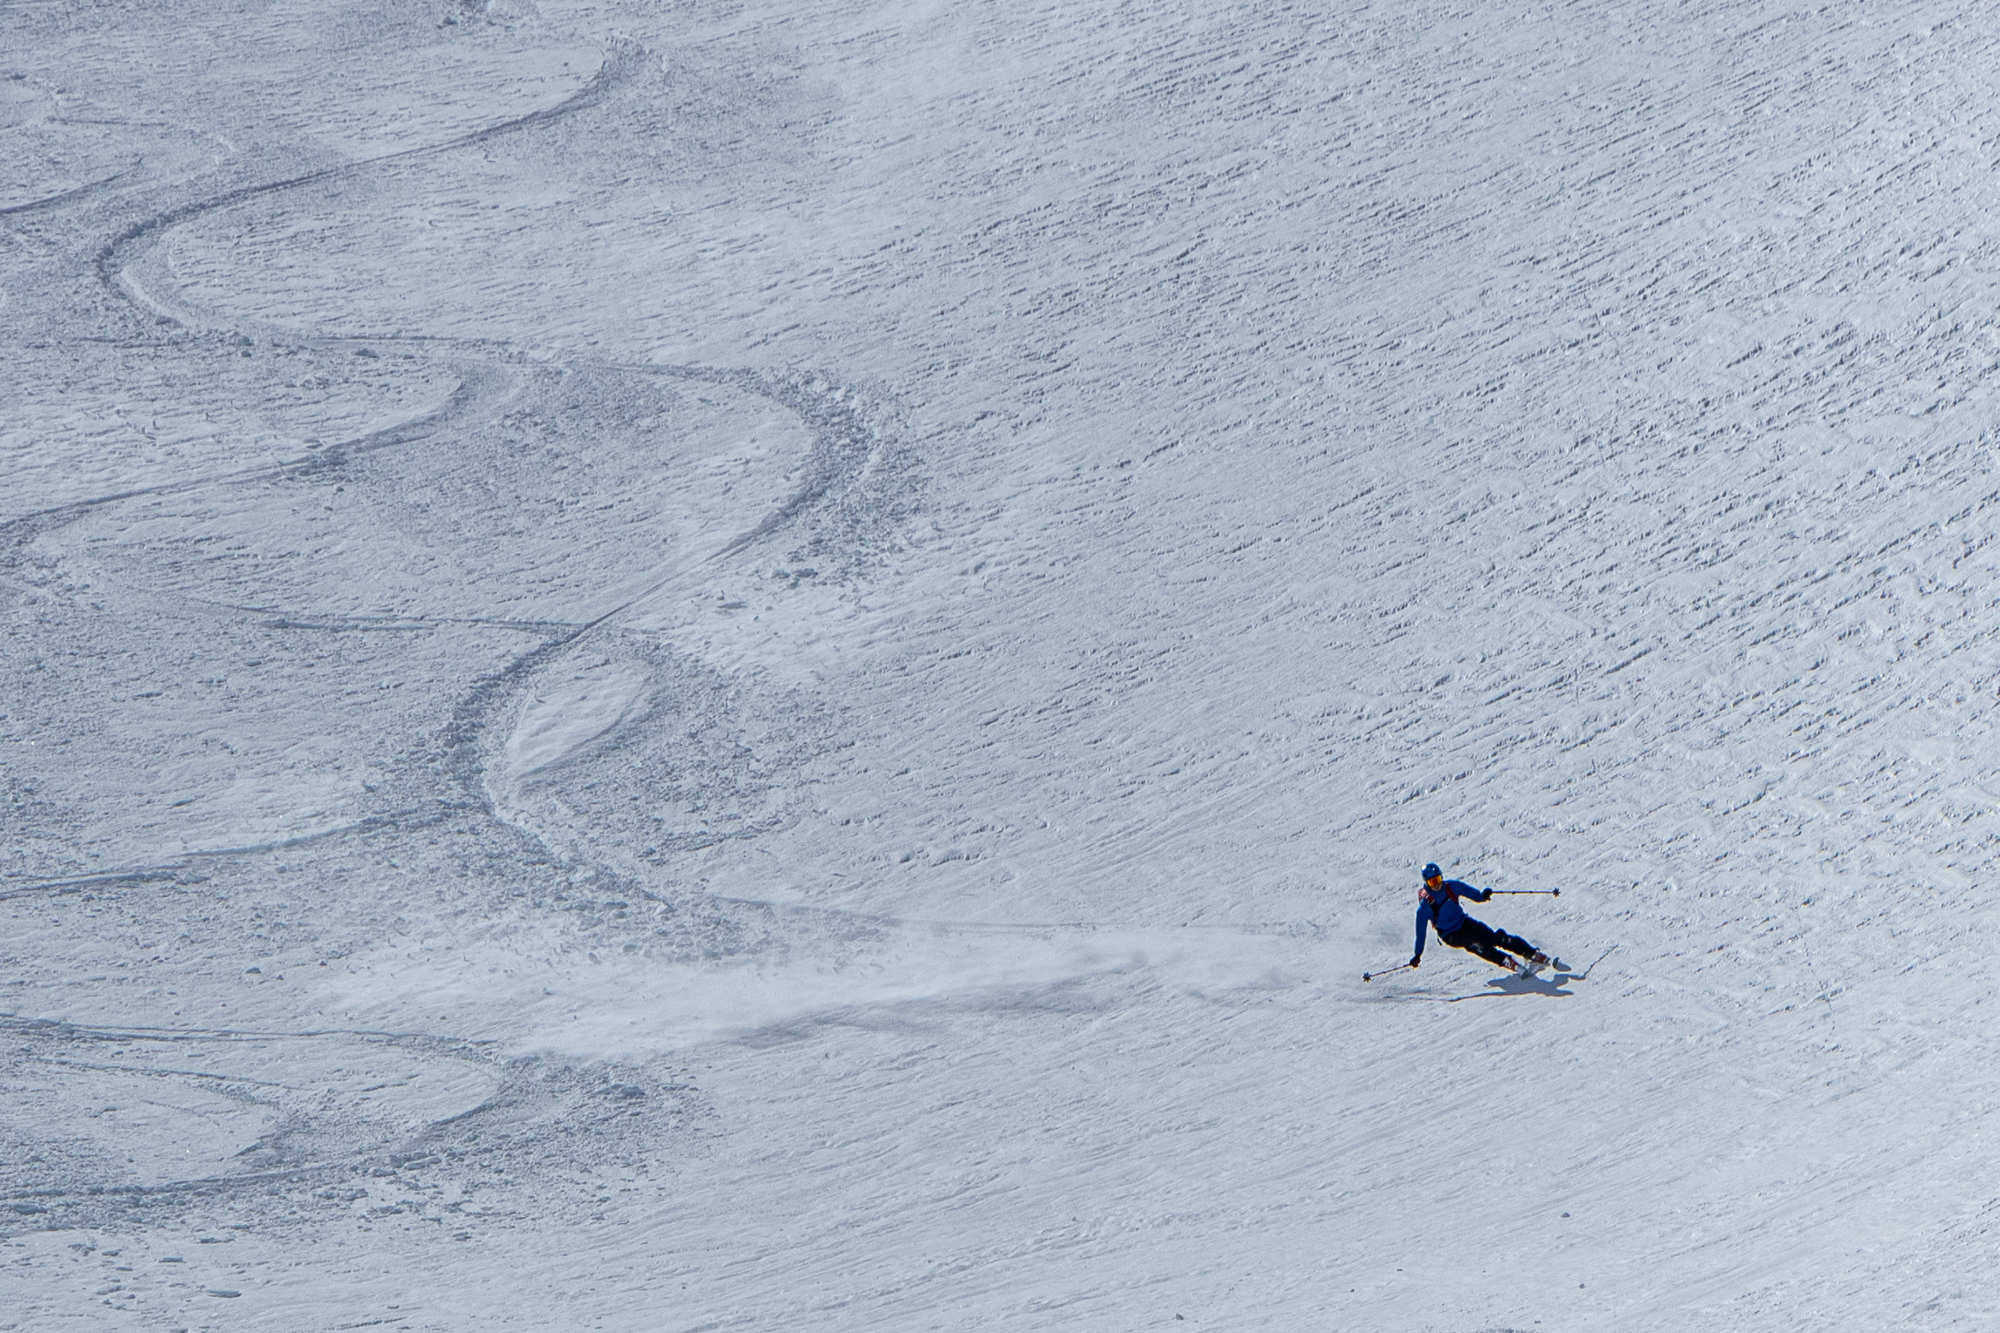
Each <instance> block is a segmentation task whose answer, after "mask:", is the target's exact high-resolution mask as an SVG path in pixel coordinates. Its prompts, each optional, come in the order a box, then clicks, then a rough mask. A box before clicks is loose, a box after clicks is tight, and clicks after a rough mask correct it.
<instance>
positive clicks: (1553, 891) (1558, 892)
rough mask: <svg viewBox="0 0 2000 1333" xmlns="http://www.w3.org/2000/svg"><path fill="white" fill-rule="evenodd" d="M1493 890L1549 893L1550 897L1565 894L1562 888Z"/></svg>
mask: <svg viewBox="0 0 2000 1333" xmlns="http://www.w3.org/2000/svg"><path fill="white" fill-rule="evenodd" d="M1493 892H1495V893H1545V894H1547V895H1548V896H1549V897H1551V898H1560V897H1562V896H1563V891H1562V890H1561V889H1495V890H1493Z"/></svg>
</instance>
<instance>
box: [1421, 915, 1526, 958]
mask: <svg viewBox="0 0 2000 1333" xmlns="http://www.w3.org/2000/svg"><path fill="white" fill-rule="evenodd" d="M1438 938H1439V939H1441V940H1443V941H1444V942H1445V943H1446V944H1449V945H1450V946H1451V947H1452V948H1454V949H1464V950H1465V951H1466V952H1467V953H1476V954H1478V955H1479V956H1480V957H1481V958H1484V959H1485V960H1486V961H1487V962H1489V963H1493V964H1495V965H1496V966H1499V967H1505V966H1507V958H1506V954H1503V953H1501V952H1500V951H1501V950H1502V949H1505V950H1506V951H1507V953H1514V954H1519V955H1521V957H1523V958H1533V957H1534V956H1535V946H1534V945H1532V944H1530V943H1528V942H1527V941H1526V940H1524V939H1522V938H1521V937H1520V936H1519V935H1509V934H1508V933H1507V932H1506V931H1504V930H1495V929H1493V927H1491V926H1489V925H1487V924H1486V923H1485V922H1484V921H1474V920H1473V919H1472V918H1471V917H1467V918H1465V924H1464V925H1462V926H1460V927H1459V928H1458V929H1457V930H1454V931H1453V932H1451V934H1449V935H1439V936H1438Z"/></svg>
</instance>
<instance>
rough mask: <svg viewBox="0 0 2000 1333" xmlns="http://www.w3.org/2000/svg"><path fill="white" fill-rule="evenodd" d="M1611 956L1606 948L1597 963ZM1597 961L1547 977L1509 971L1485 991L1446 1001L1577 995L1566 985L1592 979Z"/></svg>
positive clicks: (1457, 996) (1490, 984) (1490, 983)
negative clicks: (1518, 974) (1526, 975)
mask: <svg viewBox="0 0 2000 1333" xmlns="http://www.w3.org/2000/svg"><path fill="white" fill-rule="evenodd" d="M1612 947H1613V948H1616V947H1617V946H1615V945H1614V946H1612ZM1610 956H1611V950H1610V949H1606V950H1605V951H1604V953H1603V955H1602V956H1600V957H1599V958H1598V960H1597V963H1601V962H1603V961H1604V960H1605V959H1606V958H1609V957H1610ZM1597 963H1592V964H1591V965H1590V966H1589V967H1586V968H1584V969H1583V970H1582V971H1581V972H1577V971H1566V972H1555V973H1551V974H1550V975H1549V976H1547V977H1523V976H1517V975H1514V974H1513V973H1509V974H1507V975H1506V976H1500V977H1495V978H1493V979H1492V980H1491V981H1489V982H1487V983H1486V989H1485V990H1483V991H1479V992H1476V993H1475V994H1472V995H1454V996H1452V997H1451V999H1449V1000H1447V1001H1446V1003H1447V1004H1457V1003H1458V1002H1459V1001H1460V1000H1496V999H1499V998H1500V997H1501V996H1503V995H1561V996H1565V997H1567V996H1572V995H1575V994H1576V992H1575V991H1573V990H1565V989H1564V987H1566V986H1568V985H1569V983H1570V982H1572V981H1588V980H1590V974H1591V973H1592V972H1595V971H1596V970H1597Z"/></svg>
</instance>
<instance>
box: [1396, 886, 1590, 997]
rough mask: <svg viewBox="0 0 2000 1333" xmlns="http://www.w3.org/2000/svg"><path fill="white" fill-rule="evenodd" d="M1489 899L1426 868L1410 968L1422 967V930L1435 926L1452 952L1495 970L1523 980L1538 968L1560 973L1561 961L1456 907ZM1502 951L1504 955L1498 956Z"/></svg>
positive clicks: (1484, 891)
mask: <svg viewBox="0 0 2000 1333" xmlns="http://www.w3.org/2000/svg"><path fill="white" fill-rule="evenodd" d="M1492 896H1493V890H1491V889H1475V888H1473V887H1472V886H1471V885H1470V884H1465V883H1461V882H1460V881H1458V880H1455V879H1446V878H1445V877H1444V872H1443V871H1442V870H1439V869H1438V868H1437V864H1436V863H1435V862H1433V863H1431V864H1430V865H1427V866H1425V867H1424V887H1423V888H1422V889H1420V890H1418V891H1417V951H1416V952H1415V953H1414V954H1411V955H1410V966H1411V967H1418V966H1421V965H1422V963H1423V961H1424V938H1425V936H1426V934H1427V932H1426V930H1425V929H1424V928H1425V927H1426V926H1430V925H1433V924H1435V925H1436V926H1437V933H1438V938H1439V939H1441V940H1443V941H1444V942H1445V943H1446V944H1449V945H1450V946H1451V947H1452V948H1454V949H1464V950H1465V951H1467V952H1468V953H1476V954H1478V955H1479V956H1480V957H1481V958H1484V959H1485V960H1486V961H1487V962H1489V963H1492V964H1493V965H1494V966H1495V967H1504V968H1506V969H1507V970H1508V971H1509V972H1518V973H1520V974H1521V975H1522V976H1524V977H1532V976H1533V975H1535V971H1536V969H1537V968H1543V967H1554V968H1555V969H1556V970H1557V971H1561V970H1562V961H1561V960H1560V959H1553V958H1550V957H1549V956H1548V955H1547V954H1545V953H1543V952H1541V951H1540V950H1539V949H1537V948H1535V946H1534V945H1532V944H1530V943H1528V942H1527V941H1526V940H1524V939H1522V938H1521V937H1520V936H1519V935H1509V934H1508V933H1507V932H1506V931H1504V930H1495V929H1493V927H1491V926H1489V925H1487V924H1486V923H1485V922H1483V921H1475V920H1473V919H1472V918H1471V917H1469V916H1467V915H1466V914H1465V909H1464V908H1462V907H1460V906H1459V905H1458V900H1459V899H1460V898H1470V899H1472V901H1474V902H1476V903H1483V902H1485V901H1486V900H1487V899H1488V898H1491V897H1492ZM1503 949H1504V950H1506V953H1503V952H1501V951H1502V950H1503ZM1509 953H1513V954H1519V955H1520V957H1521V961H1520V962H1518V963H1517V962H1515V961H1514V960H1513V959H1512V958H1509V957H1508V956H1507V954H1509Z"/></svg>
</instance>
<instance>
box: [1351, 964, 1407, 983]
mask: <svg viewBox="0 0 2000 1333" xmlns="http://www.w3.org/2000/svg"><path fill="white" fill-rule="evenodd" d="M1415 966H1416V964H1415V963H1404V964H1403V965H1402V966H1401V967H1390V968H1384V969H1383V970H1382V971H1380V972H1363V973H1362V974H1361V979H1362V980H1363V981H1373V980H1375V978H1377V977H1386V976H1388V975H1389V973H1391V972H1407V971H1409V970H1410V969H1411V968H1413V967H1415Z"/></svg>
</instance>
